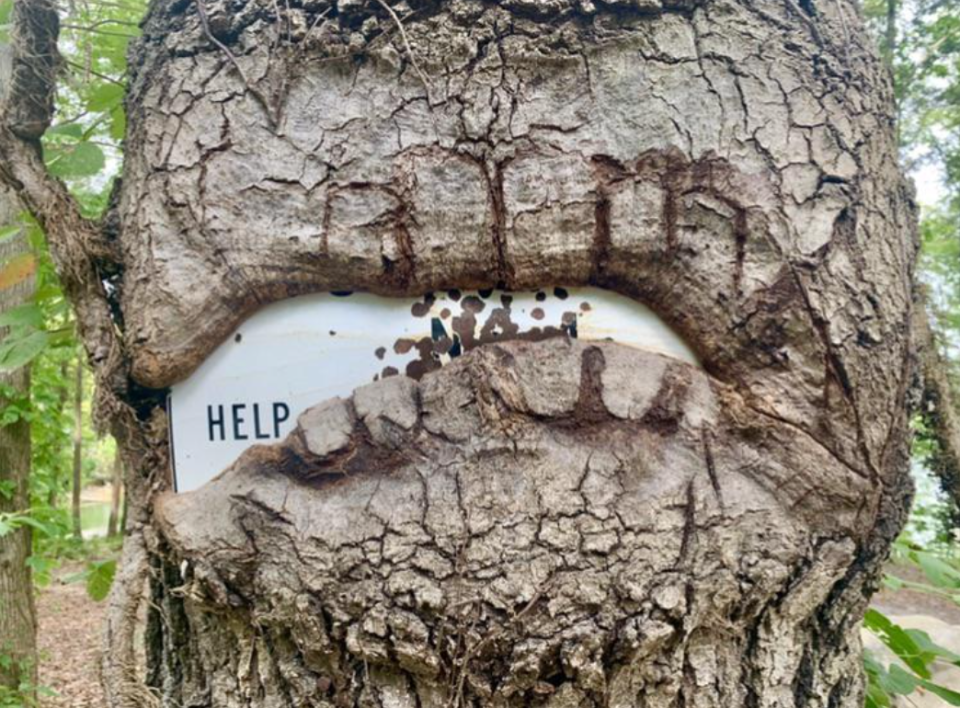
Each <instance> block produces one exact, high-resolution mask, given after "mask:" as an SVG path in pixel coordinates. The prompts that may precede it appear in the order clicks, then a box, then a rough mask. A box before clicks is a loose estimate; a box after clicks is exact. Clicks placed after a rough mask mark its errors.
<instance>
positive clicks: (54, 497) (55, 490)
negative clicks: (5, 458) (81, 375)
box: [47, 361, 71, 509]
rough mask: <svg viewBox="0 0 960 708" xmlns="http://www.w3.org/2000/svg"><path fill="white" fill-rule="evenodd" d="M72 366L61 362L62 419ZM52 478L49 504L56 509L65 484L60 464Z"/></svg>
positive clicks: (59, 418)
mask: <svg viewBox="0 0 960 708" xmlns="http://www.w3.org/2000/svg"><path fill="white" fill-rule="evenodd" d="M70 388H71V387H70V367H69V366H68V364H67V362H66V361H63V362H61V363H60V397H59V406H58V407H57V420H62V418H63V413H64V411H65V410H66V409H67V400H68V399H69V397H70ZM51 472H52V478H51V481H50V491H49V493H48V495H47V504H49V505H50V508H52V509H56V508H57V507H58V506H59V504H60V486H61V485H62V484H63V482H62V481H61V480H62V478H61V476H60V472H61V469H60V465H54V467H53V469H52V470H51Z"/></svg>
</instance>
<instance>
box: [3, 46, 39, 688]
mask: <svg viewBox="0 0 960 708" xmlns="http://www.w3.org/2000/svg"><path fill="white" fill-rule="evenodd" d="M9 80H10V53H9V51H8V50H7V49H6V48H5V47H0V93H3V92H5V91H6V88H7V86H8V84H9ZM20 211H21V206H20V204H19V202H18V201H17V198H16V195H15V194H14V193H12V192H11V191H10V190H9V189H8V188H6V187H3V188H0V224H2V225H4V226H10V225H13V224H16V223H17V222H18V220H19V218H20ZM17 257H21V258H23V257H27V258H28V259H29V258H30V248H29V244H28V243H27V239H26V236H25V235H24V234H21V235H18V236H15V237H13V238H11V239H9V240H6V241H0V271H3V270H4V267H5V266H6V265H8V264H9V263H10V261H11V259H14V258H17ZM28 262H29V263H30V264H31V265H30V267H29V268H28V269H26V270H24V271H22V276H23V277H20V278H16V279H6V278H4V279H2V280H3V282H2V283H0V313H3V312H7V311H8V310H10V309H12V308H14V307H17V306H18V305H22V304H24V303H26V302H28V301H29V300H30V297H31V296H32V295H33V291H34V287H35V281H34V277H33V275H32V273H33V268H34V266H33V265H32V263H33V261H32V260H29V261H28ZM7 334H8V330H7V328H5V327H0V342H2V341H3V339H4V338H5V337H6V336H7ZM6 390H9V391H11V392H12V393H11V395H10V397H7V395H6V393H5V391H6ZM29 397H30V368H29V366H25V367H23V368H20V369H18V370H16V371H14V372H11V373H0V410H4V409H5V408H6V407H7V406H8V405H16V406H17V407H19V408H25V407H26V406H27V405H28V402H29ZM29 481H30V423H29V422H28V421H27V420H26V419H24V418H20V419H19V420H17V421H16V422H14V423H11V424H9V425H3V426H0V516H2V515H4V514H9V513H17V512H23V511H26V510H28V509H29V508H30V486H29ZM32 539H33V534H32V531H31V529H30V527H29V526H21V527H20V528H16V529H14V530H12V531H10V532H9V533H6V534H0V687H2V688H9V689H13V690H14V691H16V690H18V689H19V687H20V685H21V684H26V685H35V684H36V677H37V666H36V658H37V645H36V632H37V620H36V609H35V607H34V601H33V579H32V576H31V572H30V567H29V566H28V565H27V559H28V558H29V557H30V554H31V553H32ZM31 691H32V689H31Z"/></svg>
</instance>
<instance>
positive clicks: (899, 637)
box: [863, 607, 930, 679]
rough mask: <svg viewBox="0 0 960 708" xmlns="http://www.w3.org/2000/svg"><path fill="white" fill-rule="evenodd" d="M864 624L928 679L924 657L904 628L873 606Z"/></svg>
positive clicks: (899, 656)
mask: <svg viewBox="0 0 960 708" xmlns="http://www.w3.org/2000/svg"><path fill="white" fill-rule="evenodd" d="M863 624H864V626H865V627H866V628H867V629H869V630H870V631H871V632H873V633H874V634H875V635H877V637H878V638H879V639H880V641H882V642H883V643H884V644H885V645H886V646H887V648H888V649H890V651H892V652H893V653H894V654H896V655H897V658H899V659H900V661H902V662H903V663H904V664H906V665H907V666H908V667H909V668H910V670H911V671H913V672H914V673H915V674H916V675H917V676H919V677H921V678H924V679H929V678H930V669H929V668H927V661H926V657H924V656H923V652H922V651H921V650H920V647H918V646H917V643H916V642H915V641H914V640H913V638H912V637H911V636H910V635H909V634H907V632H906V630H904V629H903V627H901V626H900V625H898V624H895V623H894V622H892V621H891V620H890V618H888V617H887V616H886V615H884V614H883V613H881V612H879V611H877V610H876V609H874V608H872V607H871V608H870V609H869V610H867V613H866V615H865V616H864V619H863Z"/></svg>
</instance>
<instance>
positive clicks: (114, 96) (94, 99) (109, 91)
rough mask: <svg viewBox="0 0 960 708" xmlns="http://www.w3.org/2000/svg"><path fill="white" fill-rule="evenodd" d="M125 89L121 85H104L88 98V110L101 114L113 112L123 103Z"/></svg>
mask: <svg viewBox="0 0 960 708" xmlns="http://www.w3.org/2000/svg"><path fill="white" fill-rule="evenodd" d="M123 94H124V87H123V86H120V85H119V84H112V83H104V84H103V85H102V86H99V87H97V89H96V90H95V91H94V92H93V93H91V94H90V96H89V98H87V110H90V111H93V112H94V113H101V112H103V111H106V110H112V109H113V108H115V107H116V106H117V105H118V104H119V103H120V102H121V101H123Z"/></svg>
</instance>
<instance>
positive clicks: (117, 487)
mask: <svg viewBox="0 0 960 708" xmlns="http://www.w3.org/2000/svg"><path fill="white" fill-rule="evenodd" d="M110 489H111V491H110V519H109V520H108V521H107V536H108V537H110V538H113V537H114V536H116V535H117V531H118V530H122V528H123V527H122V526H120V527H118V525H117V524H118V523H119V521H120V494H121V491H122V489H123V462H122V461H121V460H120V451H119V450H118V451H117V454H116V456H115V457H114V458H113V478H112V479H111V481H110Z"/></svg>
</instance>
